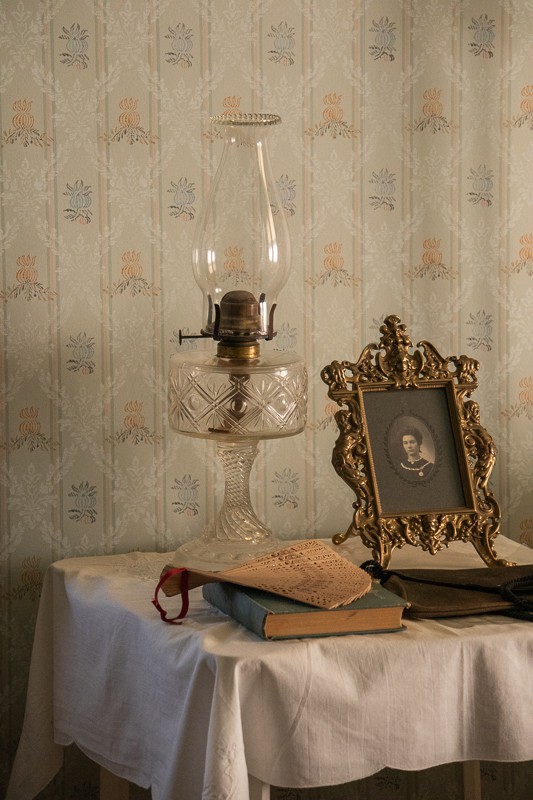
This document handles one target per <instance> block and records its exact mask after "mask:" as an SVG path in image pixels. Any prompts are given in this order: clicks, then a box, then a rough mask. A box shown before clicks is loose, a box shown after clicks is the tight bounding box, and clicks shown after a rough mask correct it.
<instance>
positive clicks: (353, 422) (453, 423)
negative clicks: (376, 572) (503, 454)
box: [321, 315, 508, 567]
mask: <svg viewBox="0 0 533 800" xmlns="http://www.w3.org/2000/svg"><path fill="white" fill-rule="evenodd" d="M380 333H381V339H380V341H379V343H377V344H369V345H367V346H366V347H365V348H364V349H363V351H362V352H361V355H360V357H359V359H358V361H356V362H350V361H333V362H332V363H331V364H328V365H327V366H326V367H324V369H323V370H322V372H321V377H322V380H323V381H324V382H325V383H326V384H327V385H328V395H329V397H330V398H332V399H333V400H335V401H336V403H337V404H338V406H339V410H338V411H337V412H336V414H335V420H336V422H337V427H338V429H339V435H338V438H337V440H336V442H335V445H334V447H333V454H332V464H333V466H334V468H335V470H336V471H337V473H338V474H339V476H340V477H341V478H342V479H343V480H344V481H345V482H346V483H347V484H348V485H349V486H350V488H351V489H352V490H353V492H354V494H355V502H354V503H353V510H354V511H353V517H352V522H351V523H350V526H349V527H348V529H347V530H346V532H344V533H340V534H336V535H335V536H334V537H333V541H334V543H335V544H342V542H344V541H346V539H347V538H348V537H349V536H359V537H360V538H361V540H362V541H363V543H364V544H365V545H366V546H367V547H369V548H370V549H371V550H372V556H373V558H374V560H376V561H378V562H379V563H380V564H381V565H382V566H385V567H386V566H387V565H388V563H389V561H390V559H391V555H392V552H393V550H394V549H395V548H399V547H403V546H404V545H413V546H416V547H421V548H422V549H423V550H425V551H427V552H428V553H430V554H432V555H434V554H436V553H438V552H439V551H440V550H442V549H443V548H444V547H448V545H449V544H450V543H451V542H454V541H461V542H470V543H471V544H472V545H473V546H474V548H475V549H476V551H477V552H478V554H479V555H480V557H481V558H482V559H483V561H484V562H485V563H486V564H487V566H504V565H507V563H508V562H507V561H505V559H501V558H498V556H497V554H496V551H495V549H494V539H495V538H496V536H497V535H498V534H499V531H500V509H499V506H498V503H497V502H496V499H495V498H494V495H493V494H492V492H491V491H490V488H489V478H490V475H491V472H492V469H493V467H494V463H495V459H496V450H495V446H494V442H493V440H492V437H491V436H490V435H489V433H488V432H487V431H486V429H485V428H484V427H483V426H482V425H481V421H480V412H479V405H478V403H476V401H475V400H473V399H472V394H473V392H474V390H475V389H476V388H477V378H476V374H477V371H478V369H479V366H480V365H479V363H478V362H477V361H476V360H475V359H473V358H470V357H468V356H465V355H461V356H447V357H443V356H441V354H440V353H439V351H438V350H437V349H436V347H435V346H434V345H433V344H431V343H430V342H429V341H427V340H422V341H420V342H419V343H418V344H417V345H416V347H415V346H414V345H413V343H412V341H411V339H410V337H409V335H408V333H407V329H406V326H405V325H404V324H403V323H402V322H401V320H400V318H399V317H397V316H395V315H391V316H388V317H386V318H385V320H384V322H383V324H382V326H381V327H380Z"/></svg>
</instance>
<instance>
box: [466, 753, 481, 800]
mask: <svg viewBox="0 0 533 800" xmlns="http://www.w3.org/2000/svg"><path fill="white" fill-rule="evenodd" d="M463 797H464V800H481V768H480V763H479V761H463Z"/></svg>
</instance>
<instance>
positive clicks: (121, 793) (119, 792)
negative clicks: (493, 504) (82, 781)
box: [100, 767, 130, 800]
mask: <svg viewBox="0 0 533 800" xmlns="http://www.w3.org/2000/svg"><path fill="white" fill-rule="evenodd" d="M129 796H130V784H129V781H127V780H126V778H119V777H118V776H117V775H113V773H112V772H109V770H107V769H104V767H100V800H129Z"/></svg>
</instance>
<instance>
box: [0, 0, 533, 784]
mask: <svg viewBox="0 0 533 800" xmlns="http://www.w3.org/2000/svg"><path fill="white" fill-rule="evenodd" d="M532 41H533V15H532V14H531V6H530V3H529V2H527V0H514V1H513V2H512V3H510V2H502V0H463V1H462V2H461V3H455V4H451V3H450V2H449V0H431V2H428V0H314V2H310V1H309V0H294V2H291V3H287V2H286V0H266V1H265V0H249V1H248V0H187V2H185V0H176V1H175V2H173V3H168V2H162V1H161V0H152V1H151V2H147V3H141V2H134V0H108V1H107V2H105V3H103V2H101V0H69V2H68V3H52V2H44V1H43V2H36V0H4V2H3V3H2V4H1V5H0V175H1V184H0V241H1V247H2V250H1V257H2V281H1V283H0V324H1V332H2V361H1V364H0V369H1V381H2V398H3V414H2V415H1V416H0V426H1V427H0V576H1V585H0V607H1V611H0V671H1V677H0V686H1V687H2V688H1V689H0V696H1V698H2V708H3V709H4V711H5V713H4V714H3V715H2V718H1V720H0V752H1V754H2V758H0V765H1V766H0V783H1V785H2V787H3V786H4V784H5V781H6V779H7V773H8V769H9V765H10V763H11V760H12V757H13V754H14V750H15V747H16V743H17V739H18V736H19V733H20V729H21V725H22V716H23V712H24V699H25V686H26V679H27V670H28V664H29V659H30V652H31V642H32V636H33V627H34V621H35V614H36V610H37V605H38V597H39V591H40V585H41V583H42V578H43V575H44V572H45V571H46V568H47V567H48V565H49V564H50V563H51V561H53V560H56V559H60V558H65V557H71V556H84V555H92V554H97V553H112V552H121V551H128V550H132V549H135V548H140V549H143V550H158V551H169V550H174V549H175V548H176V546H177V545H178V544H179V543H181V542H182V541H185V540H186V539H188V538H190V537H192V536H194V535H197V534H199V533H200V532H201V531H202V529H203V527H204V525H205V523H206V521H207V518H208V517H209V515H210V513H211V511H212V507H213V502H214V501H213V498H216V497H217V496H218V495H219V494H220V491H221V486H220V478H219V470H218V467H217V465H216V464H215V458H214V449H213V447H212V445H210V444H208V443H205V442H200V441H197V440H193V439H187V438H186V437H179V436H177V435H176V434H174V433H173V432H172V431H170V430H169V428H168V425H167V421H166V380H167V369H168V362H169V358H170V356H171V355H172V354H173V353H174V352H176V351H177V350H178V349H179V348H182V349H190V350H195V349H197V348H198V347H199V346H201V345H199V344H198V343H197V341H196V340H184V341H183V342H182V343H180V337H179V333H178V332H179V330H180V329H181V330H182V331H183V332H184V333H185V334H187V333H196V332H198V329H199V327H200V324H201V293H200V290H199V289H198V288H197V286H196V284H195V282H194V279H193V276H192V267H191V248H192V238H193V234H194V227H195V223H196V220H197V218H198V216H199V215H200V213H201V210H202V207H203V204H204V202H205V198H206V196H207V193H208V190H209V187H210V184H211V181H212V179H213V177H214V173H215V169H216V166H217V164H218V160H219V158H220V154H221V142H220V140H219V137H218V136H217V135H215V134H213V132H212V131H211V130H210V127H209V117H210V116H211V115H213V114H228V113H231V112H232V111H235V110H242V111H267V112H273V113H277V114H279V115H280V116H281V117H282V120H283V124H282V126H281V127H280V128H279V129H278V130H276V131H275V132H273V135H272V137H271V149H270V156H271V160H272V164H273V169H274V175H275V178H276V181H277V184H278V189H279V194H280V198H281V206H282V207H281V208H279V209H274V210H273V212H274V213H278V214H285V216H286V218H287V222H288V226H289V231H290V235H291V241H292V250H293V271H292V275H291V277H290V280H289V282H288V285H287V286H286V288H285V289H284V291H283V292H282V294H281V295H280V297H279V303H278V310H277V312H276V313H277V329H278V335H277V337H276V339H274V341H273V342H271V343H270V344H267V345H265V347H270V348H271V349H272V350H276V351H278V352H279V351H284V350H293V349H294V350H297V351H299V352H301V353H302V354H303V356H304V358H305V360H306V362H307V364H308V368H309V375H310V399H309V424H308V427H307V430H306V431H305V433H304V434H302V435H301V436H298V437H295V438H294V439H292V440H291V442H290V443H283V442H276V441H272V442H268V443H265V444H264V446H263V447H262V448H261V453H260V456H259V458H258V461H257V465H256V468H255V471H254V473H253V486H252V490H253V494H254V503H255V505H256V507H257V510H258V512H259V514H260V516H263V517H265V518H266V519H267V520H268V521H269V522H270V524H271V525H272V527H273V528H274V530H275V531H276V532H277V533H278V535H279V536H280V537H281V538H282V539H283V538H295V537H300V536H309V535H312V536H320V537H327V536H331V535H332V534H334V533H336V532H338V531H342V530H345V529H346V527H347V526H348V524H349V522H350V516H351V504H352V497H351V495H350V492H349V490H348V487H347V486H345V484H344V483H343V482H342V481H341V480H340V479H339V478H338V477H337V476H336V474H335V473H334V471H333V468H332V466H331V463H330V461H331V451H332V448H333V444H334V441H335V438H336V425H335V421H334V417H333V415H334V413H335V406H334V404H332V403H331V401H330V400H329V399H328V397H327V393H326V390H325V387H324V385H323V384H322V382H321V381H320V378H319V374H320V370H321V368H322V367H323V366H324V365H325V364H327V363H330V361H331V360H333V359H349V360H354V359H355V358H357V357H358V356H359V353H360V351H361V349H362V348H363V347H364V346H365V345H366V344H368V343H369V342H372V341H375V340H376V337H377V336H378V330H379V326H380V324H381V321H382V320H383V318H384V316H386V315H387V314H391V313H397V314H398V315H399V316H400V317H401V318H402V320H403V321H404V322H405V323H406V324H407V327H408V329H409V332H410V333H411V334H412V337H413V339H415V340H416V341H419V340H420V339H429V340H430V341H432V342H433V343H434V344H435V345H436V346H437V348H438V349H439V350H440V351H441V352H444V353H450V354H461V353H466V354H470V355H474V356H475V357H476V358H477V359H479V360H480V362H481V371H480V388H479V390H478V393H477V394H478V399H479V402H480V404H481V414H482V421H483V423H484V424H485V425H486V427H487V428H488V429H489V431H490V432H491V434H492V435H493V437H494V440H495V443H496V446H497V450H498V456H497V462H496V469H495V472H494V475H493V478H492V483H493V489H494V492H495V494H496V496H497V498H498V500H499V502H500V505H501V507H502V511H503V531H504V533H505V534H506V535H508V536H510V537H511V538H514V539H517V540H519V541H521V542H523V543H524V544H525V545H527V546H529V547H533V510H532V502H533V489H532V487H533V459H532V458H531V453H532V452H533V369H532V366H531V358H532V351H533V343H532V337H531V335H530V327H531V324H530V320H531V319H532V317H533V231H532V224H531V217H532V212H533V195H532V193H531V185H532V182H533V166H532V164H533V161H532V159H531V152H532V149H531V148H532V146H533V138H532V137H533V66H532V62H531V58H530V56H529V55H528V54H529V53H530V52H531V42H532ZM245 268H246V265H245V259H244V255H243V253H241V252H240V251H239V246H238V243H235V244H234V245H232V246H231V247H228V251H227V253H226V269H227V275H228V281H229V282H233V284H234V285H238V282H239V280H240V278H242V273H243V270H244V269H245ZM443 769H444V768H443ZM516 769H517V770H518V767H517V768H516ZM522 769H523V770H524V771H525V772H527V775H528V776H529V779H530V777H531V766H530V765H529V766H528V765H524V766H523V767H522ZM512 770H513V766H512V765H507V766H505V767H504V765H485V766H484V770H483V781H484V793H485V794H486V796H487V797H495V798H496V797H498V798H501V797H507V796H509V797H511V796H515V794H513V791H515V790H514V789H513V786H518V783H516V782H515V777H513V775H514V774H515V773H513V772H512ZM444 772H445V774H446V778H445V780H446V781H447V782H448V783H447V784H446V785H447V794H446V797H447V798H450V797H455V796H457V797H460V796H461V786H460V774H459V773H458V771H457V770H454V769H451V768H450V769H448V770H447V771H446V770H444ZM444 772H442V773H441V772H435V771H429V773H428V774H425V775H421V776H419V777H417V778H416V779H415V778H414V777H413V776H406V775H404V774H402V773H399V772H397V771H394V770H387V771H385V772H384V773H380V775H379V776H375V777H374V778H370V779H368V781H366V782H363V783H362V784H361V786H360V788H355V787H354V788H353V791H352V789H350V790H349V792H348V793H347V791H348V790H344V789H342V790H341V789H340V788H339V789H338V790H336V789H330V790H328V793H325V795H324V796H326V794H327V796H328V797H329V796H331V797H332V798H333V797H335V798H337V797H341V796H342V797H343V800H346V798H347V797H351V796H353V797H356V796H357V797H365V798H366V797H368V798H369V799H370V798H371V799H372V800H373V798H377V797H378V796H379V797H381V796H384V794H385V793H386V795H387V797H391V798H392V797H393V798H398V800H406V798H407V797H409V798H410V799H411V800H415V799H416V798H422V797H427V796H430V795H431V796H432V797H435V798H437V796H438V795H437V794H436V791H437V790H436V788H435V787H437V786H438V785H440V783H442V781H441V780H440V779H439V776H440V775H441V774H442V775H444ZM516 774H517V773H516ZM435 776H437V777H435ZM95 787H96V776H95V772H94V769H93V768H92V767H91V766H90V765H89V764H88V763H87V761H86V760H84V759H82V758H80V757H79V756H76V755H73V754H70V755H69V756H68V759H67V765H66V767H65V770H64V773H63V775H62V776H60V777H59V778H58V780H57V782H56V783H55V784H54V786H53V787H51V788H50V789H48V790H47V791H46V792H44V793H43V797H50V798H52V797H53V798H54V800H58V799H59V800H66V798H69V800H74V799H75V798H79V800H81V798H86V797H90V796H96V788H95ZM276 791H277V792H278V797H280V798H286V800H289V798H290V800H300V797H302V798H303V796H304V793H301V792H296V790H292V789H279V790H276ZM342 792H344V794H342ZM307 796H309V797H311V796H313V795H312V793H311V790H310V793H307ZM315 796H317V795H316V794H315ZM321 797H322V795H321Z"/></svg>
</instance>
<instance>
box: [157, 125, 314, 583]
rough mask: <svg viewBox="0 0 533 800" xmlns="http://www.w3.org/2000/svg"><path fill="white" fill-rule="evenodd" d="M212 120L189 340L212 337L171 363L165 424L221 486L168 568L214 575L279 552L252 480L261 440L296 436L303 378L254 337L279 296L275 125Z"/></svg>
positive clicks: (261, 333)
mask: <svg viewBox="0 0 533 800" xmlns="http://www.w3.org/2000/svg"><path fill="white" fill-rule="evenodd" d="M211 122H212V125H213V126H214V129H215V130H216V131H217V132H218V133H219V134H220V135H221V136H222V137H223V139H224V149H223V153H222V157H221V161H220V164H219V167H218V170H217V172H216V175H215V179H214V181H213V184H212V188H211V192H210V194H209V197H208V199H207V202H206V205H205V207H204V210H203V213H202V215H201V217H200V219H199V221H198V225H197V229H196V233H195V237H194V242H193V253H192V263H193V274H194V277H195V279H196V282H197V283H198V285H199V287H200V289H201V290H202V293H203V325H202V328H201V333H200V334H199V335H198V337H199V338H205V339H212V340H213V341H214V342H216V350H210V351H200V350H199V351H192V352H178V353H176V354H174V355H173V356H172V357H171V360H170V372H169V405H168V414H169V422H170V426H171V427H172V429H173V430H175V431H177V432H179V433H181V434H185V435H187V436H196V437H199V438H204V439H211V440H214V441H215V442H216V448H217V455H218V461H219V463H220V464H221V466H222V468H223V472H224V478H225V488H224V499H223V503H222V506H221V508H220V510H219V511H218V513H217V514H216V516H215V518H214V519H213V520H211V521H209V522H208V524H207V526H206V528H205V530H204V531H203V533H202V535H201V536H200V537H198V538H196V539H193V540H191V541H190V542H187V543H185V544H184V545H182V546H181V547H179V548H178V550H177V552H176V563H180V564H181V565H183V566H198V567H202V568H204V569H214V570H216V569H221V568H223V567H227V566H228V565H231V564H234V563H239V562H241V561H244V560H248V559H250V558H254V557H255V556H258V555H262V554H263V553H265V552H268V551H269V550H272V549H275V548H276V547H277V546H278V545H279V541H278V540H277V539H276V537H275V536H274V535H273V533H272V531H271V530H270V529H269V528H268V527H267V525H266V524H265V523H264V522H262V521H261V520H260V519H259V518H258V516H257V514H256V512H255V511H254V509H253V506H252V502H251V498H250V473H251V469H252V466H253V463H254V459H255V457H256V455H257V449H258V443H259V441H260V440H261V439H274V438H280V437H286V436H294V435H295V434H297V433H300V432H301V431H302V430H303V428H304V426H305V420H306V408H307V373H306V369H305V366H304V363H303V361H302V359H301V358H300V357H299V356H298V355H296V354H295V353H287V352H277V353H266V354H265V353H262V352H261V348H260V340H261V339H264V340H271V339H273V338H274V336H275V335H276V331H275V325H274V314H275V309H276V305H277V298H278V294H279V292H280V290H281V289H282V288H283V286H284V285H285V283H286V281H287V278H288V276H289V271H290V262H291V253H290V242H289V236H288V230H287V223H286V220H285V216H284V213H283V208H282V206H281V203H280V200H279V196H278V193H277V187H276V183H275V181H274V179H273V176H272V173H271V167H270V163H269V156H268V150H267V139H268V137H269V135H270V132H271V131H272V129H273V128H274V127H275V126H276V125H278V124H279V123H280V122H281V119H280V117H278V116H277V115H274V114H241V113H238V114H228V115H226V114H224V115H221V116H218V117H212V118H211ZM180 336H181V334H180ZM183 338H189V337H183Z"/></svg>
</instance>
